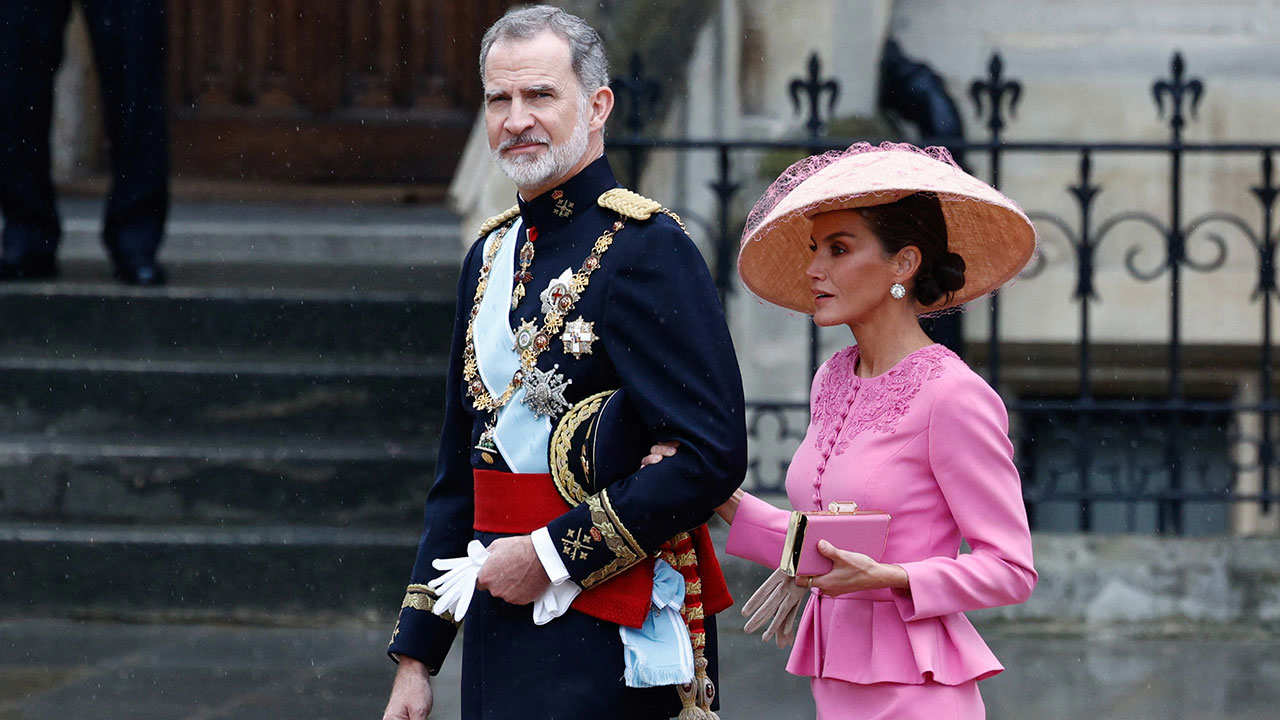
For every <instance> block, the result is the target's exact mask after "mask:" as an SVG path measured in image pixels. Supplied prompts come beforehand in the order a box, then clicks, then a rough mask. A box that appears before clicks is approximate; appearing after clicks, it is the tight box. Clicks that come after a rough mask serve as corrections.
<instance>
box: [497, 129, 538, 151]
mask: <svg viewBox="0 0 1280 720" xmlns="http://www.w3.org/2000/svg"><path fill="white" fill-rule="evenodd" d="M532 144H541V145H546V146H548V147H550V146H551V138H550V137H544V136H540V135H533V134H530V133H525V134H523V135H517V136H516V137H513V138H511V139H509V140H503V141H502V142H501V143H500V144H499V145H498V152H502V151H503V150H506V149H507V148H510V147H514V146H516V145H532Z"/></svg>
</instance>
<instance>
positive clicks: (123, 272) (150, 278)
mask: <svg viewBox="0 0 1280 720" xmlns="http://www.w3.org/2000/svg"><path fill="white" fill-rule="evenodd" d="M115 278H116V279H117V280H119V281H120V282H122V283H124V284H126V285H138V286H140V287H159V286H160V285H164V283H165V281H166V280H167V277H166V276H165V272H164V268H162V267H160V266H159V265H158V264H156V263H146V264H143V265H130V266H128V267H118V268H116V271H115Z"/></svg>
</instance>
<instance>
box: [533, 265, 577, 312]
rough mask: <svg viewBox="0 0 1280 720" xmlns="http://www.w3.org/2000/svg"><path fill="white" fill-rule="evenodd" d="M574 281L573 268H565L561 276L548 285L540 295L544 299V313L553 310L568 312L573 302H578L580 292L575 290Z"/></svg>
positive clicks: (539, 297) (540, 298)
mask: <svg viewBox="0 0 1280 720" xmlns="http://www.w3.org/2000/svg"><path fill="white" fill-rule="evenodd" d="M572 283H573V270H572V269H571V268H565V269H564V272H562V273H560V277H558V278H556V279H554V280H552V281H551V283H550V284H549V285H547V289H546V290H543V291H542V293H541V294H539V295H538V299H539V300H541V301H542V314H543V315H550V314H551V313H552V312H556V313H564V312H568V311H569V309H570V308H572V307H573V304H574V303H576V302H578V293H576V292H574V291H573V285H572Z"/></svg>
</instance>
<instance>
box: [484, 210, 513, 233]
mask: <svg viewBox="0 0 1280 720" xmlns="http://www.w3.org/2000/svg"><path fill="white" fill-rule="evenodd" d="M519 214H520V206H519V205H512V206H511V207H509V208H507V209H506V210H503V211H502V212H500V213H498V214H497V215H494V216H493V217H491V218H489V219H488V220H485V221H484V222H483V223H480V237H484V236H486V235H488V234H489V233H491V232H493V231H494V230H496V229H498V228H499V227H502V225H503V224H504V223H506V222H507V221H508V220H510V219H511V218H513V217H515V216H517V215H519Z"/></svg>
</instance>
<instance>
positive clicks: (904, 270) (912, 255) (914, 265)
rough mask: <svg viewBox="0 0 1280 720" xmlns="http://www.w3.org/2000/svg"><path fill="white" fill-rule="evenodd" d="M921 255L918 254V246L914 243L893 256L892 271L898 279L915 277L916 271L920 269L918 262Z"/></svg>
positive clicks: (921, 258)
mask: <svg viewBox="0 0 1280 720" xmlns="http://www.w3.org/2000/svg"><path fill="white" fill-rule="evenodd" d="M921 260H923V257H922V256H921V255H920V248H918V247H916V246H915V245H908V246H906V247H904V248H902V249H901V250H899V251H898V252H897V253H895V254H894V256H893V271H894V274H896V275H897V276H898V279H899V281H904V280H907V279H909V278H912V277H915V274H916V271H917V270H919V269H920V262H921Z"/></svg>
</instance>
